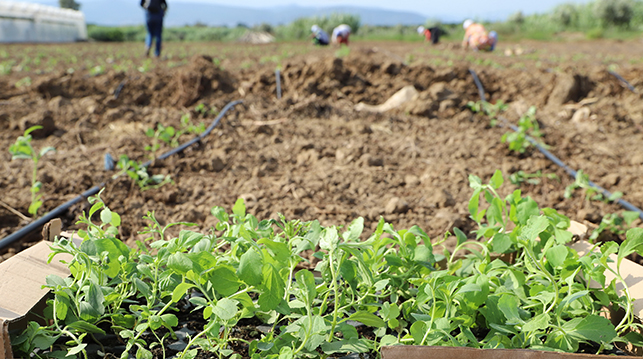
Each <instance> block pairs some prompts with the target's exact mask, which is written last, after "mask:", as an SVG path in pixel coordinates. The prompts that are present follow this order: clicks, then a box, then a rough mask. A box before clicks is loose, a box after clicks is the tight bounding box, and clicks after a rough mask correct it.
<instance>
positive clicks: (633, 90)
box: [607, 70, 638, 93]
mask: <svg viewBox="0 0 643 359" xmlns="http://www.w3.org/2000/svg"><path fill="white" fill-rule="evenodd" d="M607 72H609V74H610V75H612V76H614V77H616V78H617V79H618V80H619V81H621V83H622V84H623V85H625V87H627V88H628V89H630V91H632V92H634V93H638V91H636V88H635V87H634V86H632V85H631V84H630V83H629V82H627V80H626V79H624V78H623V77H622V76H621V75H619V74H617V73H616V71H612V70H607Z"/></svg>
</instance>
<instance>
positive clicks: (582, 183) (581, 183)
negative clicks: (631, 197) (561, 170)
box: [565, 170, 623, 202]
mask: <svg viewBox="0 0 643 359" xmlns="http://www.w3.org/2000/svg"><path fill="white" fill-rule="evenodd" d="M577 189H582V190H584V191H585V200H587V201H589V200H593V201H603V202H613V201H616V200H618V199H619V198H621V197H623V192H618V191H617V192H614V193H612V194H611V195H610V196H609V197H607V198H605V196H604V195H603V194H602V193H600V192H599V191H598V189H597V188H594V187H592V186H591V185H590V184H589V176H588V175H587V174H586V173H585V172H583V170H578V172H576V180H575V181H574V183H572V184H570V185H569V186H567V187H566V188H565V198H571V197H572V196H573V195H574V191H575V190H577Z"/></svg>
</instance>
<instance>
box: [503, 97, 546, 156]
mask: <svg viewBox="0 0 643 359" xmlns="http://www.w3.org/2000/svg"><path fill="white" fill-rule="evenodd" d="M530 137H531V139H532V140H533V141H535V142H540V146H542V147H545V148H546V147H547V146H546V145H545V144H543V143H542V142H541V141H540V138H541V137H542V133H541V132H540V126H539V125H538V121H537V120H536V107H535V106H531V107H530V108H529V110H527V112H526V113H525V114H523V115H522V116H521V117H520V120H518V129H517V131H510V132H507V133H505V134H504V135H503V136H502V143H508V144H509V149H510V150H511V151H515V152H518V153H525V151H526V150H527V149H528V148H529V147H530V146H532V143H531V141H530Z"/></svg>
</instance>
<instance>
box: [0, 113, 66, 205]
mask: <svg viewBox="0 0 643 359" xmlns="http://www.w3.org/2000/svg"><path fill="white" fill-rule="evenodd" d="M41 128H42V126H33V127H30V128H28V129H27V130H26V131H25V133H24V135H23V136H20V137H18V139H16V143H14V144H13V145H11V147H9V152H10V153H11V159H12V160H14V159H26V160H31V161H32V162H33V169H32V171H31V190H30V191H31V204H30V205H29V214H31V215H32V216H34V217H37V215H38V209H39V208H40V207H41V206H42V195H41V194H39V192H40V190H41V189H42V183H41V182H40V181H38V161H40V159H41V158H42V156H44V155H45V154H47V153H49V152H52V151H56V149H55V148H53V147H44V148H42V149H41V150H40V151H36V150H35V149H34V148H33V146H32V145H31V140H32V136H31V133H32V132H33V131H36V130H39V129H41Z"/></svg>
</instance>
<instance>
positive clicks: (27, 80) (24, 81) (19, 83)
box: [15, 76, 31, 88]
mask: <svg viewBox="0 0 643 359" xmlns="http://www.w3.org/2000/svg"><path fill="white" fill-rule="evenodd" d="M15 86H16V88H21V87H25V86H31V77H29V76H27V77H23V78H21V79H20V80H18V81H16V84H15Z"/></svg>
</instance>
